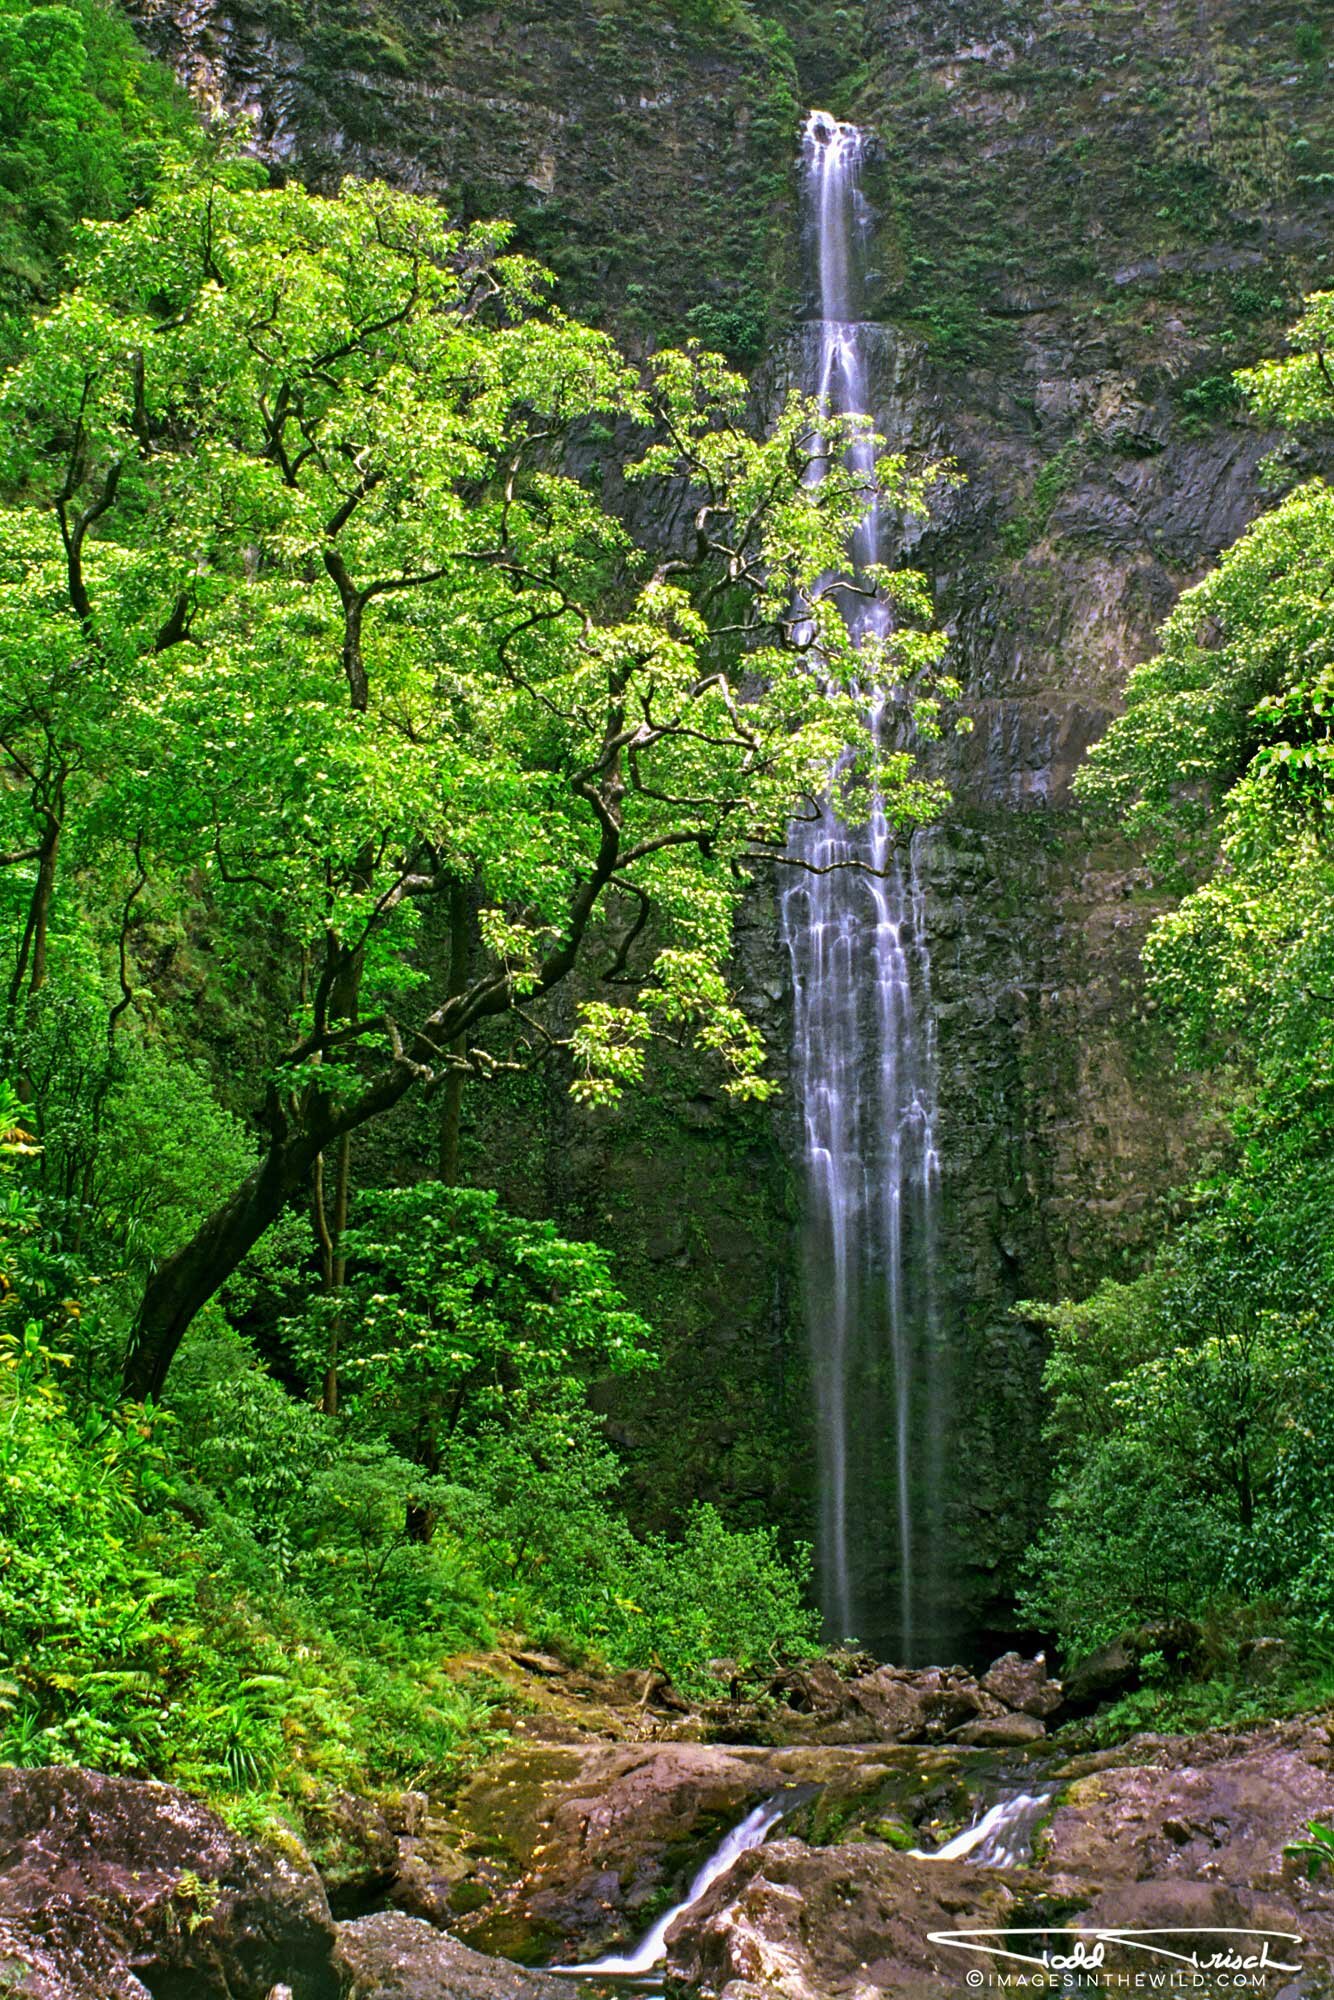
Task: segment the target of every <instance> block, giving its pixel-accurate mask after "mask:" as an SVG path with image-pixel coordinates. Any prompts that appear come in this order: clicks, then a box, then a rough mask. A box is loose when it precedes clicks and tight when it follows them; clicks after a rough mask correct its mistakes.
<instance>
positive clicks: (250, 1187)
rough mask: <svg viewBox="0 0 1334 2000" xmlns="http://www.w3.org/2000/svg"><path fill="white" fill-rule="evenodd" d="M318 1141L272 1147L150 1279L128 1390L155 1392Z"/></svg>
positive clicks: (137, 1396)
mask: <svg viewBox="0 0 1334 2000" xmlns="http://www.w3.org/2000/svg"><path fill="white" fill-rule="evenodd" d="M317 1151H318V1148H317V1147H316V1146H314V1144H313V1143H312V1142H310V1141H308V1140H305V1139H302V1140H298V1141H297V1142H296V1143H295V1144H294V1145H292V1146H286V1147H275V1148H274V1149H273V1151H272V1152H270V1153H269V1155H268V1157H267V1158H266V1159H265V1160H264V1161H262V1163H261V1164H260V1165H259V1166H258V1167H257V1168H256V1169H255V1171H254V1173H252V1174H248V1175H247V1176H246V1178H245V1180H243V1181H242V1183H241V1185H240V1187H238V1188H237V1190H236V1192H235V1194H233V1195H232V1196H231V1197H230V1198H229V1199H228V1200H227V1201H225V1202H224V1203H223V1204H222V1206H221V1208H215V1209H214V1211H213V1213H212V1215H210V1216H208V1217H207V1218H206V1219H205V1220H204V1221H203V1222H202V1223H201V1224H200V1225H199V1228H198V1229H197V1230H196V1231H195V1233H194V1235H193V1236H192V1237H191V1238H190V1241H189V1242H188V1243H183V1244H182V1245H181V1247H180V1249H179V1250H175V1251H173V1252H172V1254H171V1256H170V1257H168V1258H167V1260H166V1262H165V1263H163V1264H161V1265H159V1266H158V1269H157V1270H156V1271H155V1272H154V1273H153V1275H152V1277H151V1278H150V1279H149V1281H148V1284H147V1286H146V1288H145V1291H144V1297H143V1303H142V1305H141V1306H140V1308H139V1317H138V1319H137V1320H136V1321H135V1326H134V1331H133V1333H132V1334H131V1336H130V1348H129V1353H128V1354H127V1356H126V1360H125V1374H124V1390H125V1394H126V1395H127V1396H129V1397H131V1398H132V1399H133V1400H134V1401H136V1402H143V1401H144V1400H145V1398H147V1397H149V1396H160V1395H161V1393H162V1386H163V1384H164V1382H165V1381H166V1379H167V1370H168V1369H169V1368H170V1366H171V1364H172V1362H173V1360H174V1359H175V1357H176V1350H177V1348H178V1347H179V1346H180V1344H181V1341H182V1340H183V1339H184V1338H185V1334H186V1331H187V1329H188V1328H189V1325H190V1322H191V1320H192V1319H193V1318H194V1316H195V1314H196V1313H197V1312H198V1311H199V1310H200V1308H201V1307H202V1306H205V1305H207V1304H208V1301H209V1300H210V1299H211V1298H212V1297H213V1295H214V1293H215V1292H216V1291H217V1290H218V1288H219V1287H220V1286H221V1285H223V1284H225V1283H226V1281H227V1279H228V1278H230V1276H231V1275H232V1272H233V1271H234V1270H235V1269H236V1267H237V1265H238V1264H239V1263H240V1262H241V1260H242V1258H243V1257H245V1256H246V1255H247V1253H248V1252H249V1251H251V1250H252V1249H253V1248H254V1246H255V1245H256V1243H258V1241H259V1239H260V1237H261V1236H262V1235H263V1234H264V1231H265V1230H266V1229H267V1228H268V1227H269V1224H270V1223H271V1222H276V1221H277V1219H278V1217H279V1215H280V1214H281V1213H282V1211H283V1209H284V1208H285V1206H286V1205H287V1202H288V1200H289V1199H290V1197H291V1196H292V1195H293V1194H294V1193H295V1192H296V1190H297V1188H299V1187H300V1186H301V1184H302V1183H303V1182H304V1180H305V1178H306V1176H307V1174H308V1173H309V1172H310V1168H311V1164H312V1161H313V1158H314V1155H315V1153H316V1152H317Z"/></svg>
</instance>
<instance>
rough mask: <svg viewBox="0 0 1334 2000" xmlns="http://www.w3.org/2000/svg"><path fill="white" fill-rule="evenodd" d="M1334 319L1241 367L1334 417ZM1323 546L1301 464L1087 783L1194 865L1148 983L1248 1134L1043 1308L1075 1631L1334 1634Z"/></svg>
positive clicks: (1284, 420) (1057, 1538)
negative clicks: (1087, 1293) (1142, 1236)
mask: <svg viewBox="0 0 1334 2000" xmlns="http://www.w3.org/2000/svg"><path fill="white" fill-rule="evenodd" d="M1332 332H1334V296H1331V295H1329V294H1325V295H1322V296H1318V297H1316V298H1314V299H1312V300H1311V301H1309V303H1308V307H1307V311H1306V313H1305V315H1304V317H1303V318H1302V320H1301V321H1300V322H1299V323H1298V325H1297V326H1296V328H1295V329H1294V330H1293V334H1292V349H1293V351H1292V353H1291V355H1290V356H1289V358H1287V359H1285V360H1283V361H1278V362H1273V363H1267V364H1265V365H1263V366H1261V367H1259V368H1256V369H1253V370H1250V371H1248V372H1246V373H1245V374H1244V375H1243V376H1241V377H1240V382H1241V386H1242V388H1243V389H1244V391H1245V393H1246V394H1247V396H1248V398H1249V399H1250V402H1251V404H1252V406H1253V407H1254V408H1255V409H1256V410H1257V411H1258V412H1259V414H1260V415H1262V416H1263V417H1265V418H1267V419H1269V420H1270V421H1273V422H1277V423H1279V424H1281V425H1283V426H1285V427H1287V428H1288V429H1290V430H1292V431H1294V432H1297V433H1300V432H1302V431H1303V430H1309V429H1310V428H1311V427H1312V426H1316V427H1327V426H1329V424H1330V423H1331V422H1334V385H1332V384H1331V381H1330V377H1329V372H1328V365H1327V363H1326V360H1325V349H1326V346H1327V344H1328V342H1329V340H1330V336H1331V333H1332ZM1284 463H1285V455H1284V453H1282V452H1280V453H1279V454H1278V455H1277V458H1276V460H1275V464H1274V476H1275V478H1276V479H1281V476H1282V468H1283V465H1284ZM1332 569H1334V493H1332V492H1331V489H1330V487H1329V486H1328V484H1327V483H1326V482H1325V481H1324V480H1323V479H1307V480H1305V481H1303V482H1302V483H1301V484H1299V485H1297V486H1295V487H1294V488H1293V489H1292V490H1291V491H1290V492H1288V493H1287V494H1286V495H1285V496H1284V497H1283V498H1282V499H1281V500H1280V501H1279V502H1278V504H1277V505H1276V506H1274V507H1273V508H1272V510H1271V511H1270V512H1268V513H1266V514H1264V515H1262V516H1261V517H1260V519H1259V520H1257V521H1256V522H1255V524H1254V525H1253V526H1252V527H1251V528H1250V529H1249V530H1248V531H1247V532H1246V533H1245V534H1244V535H1243V536H1242V538H1241V539H1240V541H1238V542H1237V543H1236V544H1235V546H1234V547H1232V548H1231V549H1229V550H1228V551H1227V552H1226V554H1225V555H1224V556H1223V558H1222V559H1221V561H1220V563H1219V564H1218V566H1217V568H1216V569H1215V570H1214V571H1212V572H1211V573H1210V574H1209V575H1208V576H1207V577H1206V578H1205V579H1204V580H1203V582H1201V583H1200V584H1198V585H1196V586H1195V587H1194V588H1193V589H1191V590H1188V591H1186V592H1185V593H1184V594H1183V596H1182V598H1181V600H1180V602H1179V603H1178V605H1177V607H1176V609H1175V610H1174V611H1173V612H1172V614H1171V616H1170V617H1169V618H1168V620H1167V622H1166V624H1165V625H1164V627H1163V629H1162V633H1161V635H1160V636H1161V647H1160V651H1159V652H1158V654H1157V656H1156V657H1155V658H1154V659H1152V660H1150V661H1149V662H1147V663H1146V664H1145V665H1144V666H1142V667H1140V668H1138V669H1137V670H1136V671H1135V672H1134V674H1132V676H1131V679H1130V683H1129V687H1128V690H1127V709H1126V713H1125V715H1124V716H1123V717H1122V718H1120V719H1119V720H1118V721H1117V722H1116V723H1114V724H1113V726H1112V728H1111V729H1110V730H1109V732H1108V734H1107V736H1106V737H1105V738H1104V740H1103V741H1102V742H1101V743H1100V744H1098V745H1097V746H1096V748H1095V749H1094V751H1093V752H1092V754H1091V756H1090V759H1089V762H1088V765H1087V767H1086V769H1085V771H1084V773H1083V774H1082V775H1081V778H1080V781H1079V788H1080V790H1081V791H1082V792H1083V794H1084V795H1085V797H1086V798H1088V799H1089V800H1091V801H1093V802H1094V803H1095V804H1099V805H1102V806H1105V807H1108V808H1110V809H1112V810H1115V811H1119V812H1123V813H1125V815H1126V819H1127V824H1128V825H1129V827H1130V828H1131V830H1132V831H1133V832H1135V833H1136V834H1137V835H1138V836H1140V837H1141V838H1144V839H1146V840H1148V841H1149V843H1150V845H1151V847H1152V849H1153V850H1154V852H1155V854H1156V858H1157V866H1158V869H1159V872H1160V875H1161V877H1162V879H1163V880H1164V881H1166V882H1169V883H1172V884H1174V885H1175V886H1176V887H1177V888H1178V889H1181V888H1183V887H1184V889H1185V893H1184V894H1183V895H1182V896H1181V899H1180V900H1179V902H1178V903H1177V904H1176V906H1175V908H1173V909H1172V910H1171V911H1170V912H1169V913H1168V914H1167V915H1165V916H1164V917H1162V918H1161V919H1160V920H1159V921H1158V923H1157V924H1156V926H1155V928H1154V930H1153V931H1152V933H1151V935H1150V938H1149V941H1148V945H1147V948H1146V954H1145V958H1146V965H1147V969H1148V974H1149V981H1150V987H1151V991H1152V993H1153V994H1154V996H1155V997H1156V998H1157V999H1158V1001H1159V1002H1160V1003H1161V1005H1162V1007H1163V1009H1164V1011H1165V1013H1166V1015H1167V1017H1168V1019H1169V1020H1170V1021H1171V1023H1172V1025H1173V1027H1174V1030H1175V1032H1176V1034H1177V1037H1178V1041H1179V1046H1180V1050H1181V1054H1182V1059H1183V1061H1185V1062H1186V1063H1188V1064H1190V1065H1192V1066H1195V1067H1201V1066H1203V1067H1204V1068H1206V1069H1209V1070H1212V1071H1213V1072H1214V1073H1215V1083H1214V1086H1213V1087H1214V1089H1215V1090H1216V1092H1217V1093H1218V1094H1219V1096H1220V1098H1221V1101H1222V1102H1223V1103H1224V1104H1225V1105H1227V1106H1228V1107H1229V1108H1230V1111H1231V1122H1232V1132H1233V1139H1232V1144H1231V1147H1230V1149H1229V1151H1228V1155H1227V1158H1226V1160H1225V1162H1224V1163H1223V1165H1222V1166H1221V1167H1220V1168H1219V1169H1218V1170H1217V1171H1216V1172H1214V1173H1213V1174H1212V1175H1211V1176H1210V1177H1209V1178H1208V1179H1207V1180H1205V1181H1203V1182H1202V1183H1201V1184H1200V1185H1199V1186H1198V1187H1197V1188H1196V1189H1195V1190H1194V1191H1193V1195H1192V1197H1191V1202H1190V1209H1191V1213H1190V1215H1189V1218H1188V1219H1187V1220H1185V1221H1184V1222H1183V1223H1181V1224H1180V1225H1179V1226H1178V1227H1177V1229H1176V1230H1175V1231H1174V1232H1173V1233H1172V1234H1171V1235H1170V1236H1169V1237H1168V1239H1167V1240H1166V1241H1165V1242H1164V1243H1163V1245H1162V1246H1161V1248H1160V1250H1159V1251H1158V1254H1157V1256H1156V1258H1155V1260H1154V1262H1153V1265H1152V1267H1151V1269H1150V1270H1149V1271H1148V1272H1147V1273H1146V1274H1145V1275H1144V1276H1143V1277H1141V1278H1139V1279H1137V1280H1135V1281H1133V1282H1131V1283H1129V1284H1104V1285H1103V1286H1101V1287H1100V1288H1099V1289H1098V1290H1097V1291H1096V1292H1095V1293H1094V1294H1093V1296H1092V1297H1091V1298H1089V1299H1088V1300H1086V1301H1085V1302H1084V1303H1083V1304H1080V1305H1072V1304H1069V1303H1067V1304H1064V1305H1061V1306H1057V1307H1055V1308H1046V1309H1033V1308H1029V1309H1027V1310H1036V1311H1037V1312H1038V1315H1039V1317H1040V1318H1041V1319H1042V1320H1043V1321H1044V1322H1045V1323H1046V1325H1047V1326H1048V1327H1049V1328H1050V1331H1051V1337H1052V1347H1051V1358H1050V1361H1049V1364H1048V1369H1047V1386H1048V1390H1049V1392H1050V1396H1051V1403H1050V1412H1049V1434H1050V1437H1051V1441H1052V1445H1053V1449H1054V1454H1055V1463H1056V1485H1055V1493H1054V1498H1053V1505H1052V1511H1051V1515H1050V1519H1049V1522H1048V1525H1047V1528H1046V1530H1045V1532H1044V1534H1043V1536H1042V1538H1041V1540H1040V1542H1039V1544H1038V1546H1037V1548H1036V1550H1035V1552H1034V1556H1033V1584H1032V1589H1031V1592H1030V1602H1029V1609H1030V1612H1031V1613H1032V1615H1034V1616H1035V1617H1038V1618H1041V1619H1043V1620H1045V1621H1049V1622H1051V1623H1052V1624H1054V1625H1055V1626H1056V1627H1057V1628H1058V1629H1059V1631H1060V1633H1061V1635H1062V1638H1063V1640H1064V1642H1065V1643H1066V1644H1067V1645H1068V1646H1075V1647H1078V1646H1082V1645H1085V1644H1088V1643H1090V1642H1097V1641H1099V1640H1102V1639H1105V1638H1107V1637H1109V1636H1111V1635H1112V1634H1113V1633H1114V1632H1116V1631H1117V1630H1118V1629H1121V1628H1123V1627H1124V1626H1126V1625H1127V1624H1131V1623H1135V1622H1137V1621H1138V1620H1141V1619H1143V1618H1146V1617H1157V1616H1163V1615H1172V1614H1185V1615H1188V1616H1193V1617H1202V1618H1204V1619H1205V1620H1206V1621H1208V1620H1210V1619H1212V1620H1215V1621H1219V1620H1224V1619H1226V1620H1228V1621H1231V1623H1232V1625H1233V1629H1234V1633H1235V1634H1238V1635H1240V1636H1245V1634H1246V1632H1247V1631H1248V1630H1253V1629H1254V1628H1255V1623H1256V1621H1257V1620H1260V1621H1263V1619H1265V1618H1266V1617H1267V1618H1269V1619H1271V1620H1279V1621H1285V1620H1286V1621H1287V1622H1288V1624H1289V1627H1290V1630H1291V1632H1292V1635H1293V1637H1294V1638H1295V1639H1296V1640H1297V1641H1298V1643H1299V1645H1304V1646H1305V1647H1306V1649H1307V1650H1308V1652H1309V1651H1310V1650H1311V1648H1312V1647H1314V1648H1315V1649H1316V1651H1317V1652H1321V1651H1322V1650H1325V1649H1327V1648H1328V1643H1329V1641H1330V1639H1331V1637H1334V1432H1332V1431H1331V1422H1332V1421H1334V1416H1332V1413H1334V1311H1332V1310H1331V1304H1330V1301H1331V1297H1332V1296H1334V1199H1332V1197H1334V1122H1332V1120H1331V1088H1332V1087H1334V1070H1332V1069H1331V1055H1332V1054H1334V1040H1332V1033H1334V1011H1332V1010H1331V999H1332V998H1334V933H1331V919H1330V912H1331V909H1334V901H1332V900H1331V890H1334V852H1332V851H1331V847H1330V840H1329V815H1328V801H1329V797H1330V777H1331V762H1330V758H1331V734H1330V715H1331V713H1332V712H1334V711H1332V709H1331V674H1332V673H1334V654H1332V653H1331V627H1330V621H1329V615H1328V592H1329V577H1330V575H1331V571H1332ZM1243 1607H1251V1608H1252V1609H1251V1610H1250V1611H1249V1612H1246V1611H1244V1610H1243Z"/></svg>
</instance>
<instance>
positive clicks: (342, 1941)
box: [334, 1910, 577, 2000]
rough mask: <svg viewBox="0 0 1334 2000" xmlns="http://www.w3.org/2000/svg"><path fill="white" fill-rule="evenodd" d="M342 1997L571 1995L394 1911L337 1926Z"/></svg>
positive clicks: (550, 1998) (560, 1984)
mask: <svg viewBox="0 0 1334 2000" xmlns="http://www.w3.org/2000/svg"><path fill="white" fill-rule="evenodd" d="M334 1963H335V1966H336V1968H337V1970H338V1972H339V1974H340V1976H341V1978H342V1980H343V1985H342V1989H341V1990H342V1994H343V2000H575V1995H576V1992H577V1988H575V1987H574V1986H573V1985H571V1984H570V1983H569V1982H568V1981H567V1980H564V1979H548V1978H546V1977H545V1976H544V1975H543V1974H541V1973H525V1972H521V1971H519V1970H518V1968H517V1967H515V1966H512V1965H504V1964H501V1963H499V1962H498V1961H497V1960H495V1959H494V1958H484V1957H483V1956H482V1955H481V1953H480V1952H475V1951H469V1949H468V1947H467V1946H466V1945H463V1944H460V1943H459V1942H458V1940H457V1939H456V1938H451V1937H443V1936H442V1935H441V1933H440V1932H439V1931H436V1930H433V1929H432V1928H431V1926H430V1925H429V1924H426V1923H423V1922H421V1921H420V1920H419V1919H418V1918H416V1917H408V1916H404V1915H402V1914H401V1913H400V1912H399V1911H397V1910H386V1911H381V1912H379V1913H378V1914H375V1915H372V1916H368V1917H359V1918H358V1919H357V1920H356V1921H355V1922H354V1923H346V1924H343V1925H342V1926H341V1927H340V1930H339V1936H338V1948H337V1951H336V1953H335V1957H334Z"/></svg>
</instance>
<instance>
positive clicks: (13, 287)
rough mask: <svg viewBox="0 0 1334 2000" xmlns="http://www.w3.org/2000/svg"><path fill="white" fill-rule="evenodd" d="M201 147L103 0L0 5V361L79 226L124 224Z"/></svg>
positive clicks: (164, 77) (167, 82) (22, 0)
mask: <svg viewBox="0 0 1334 2000" xmlns="http://www.w3.org/2000/svg"><path fill="white" fill-rule="evenodd" d="M200 144H201V140H200V135H199V132H198V128H197V125H196V123H195V119H194V116H193V113H192V112H191V110H190V108H189V106H188V104H187V103H186V101H185V97H184V94H183V93H182V92H180V91H178V90H177V88H176V87H175V85H174V84H173V83H172V81H171V78H170V76H169V75H168V73H167V72H166V70H164V69H162V68H161V67H160V66H158V65H157V64H155V63H151V62H149V61H148V60H147V58H146V57H145V56H144V55H143V54H142V52H141V51H140V49H139V48H138V46H137V44H136V42H135V40H134V36H133V35H132V33H131V32H130V28H129V25H128V23H127V22H126V20H125V17H124V16H123V15H122V14H121V13H120V12H119V11H118V9H117V8H115V7H114V6H112V5H111V4H109V0H3V5H0V351H3V350H8V349H9V348H10V346H11V345H12V341H13V339H14V337H15V335H16V332H17V327H18V321H17V318H16V315H17V314H18V313H20V312H22V311H23V310H25V309H26V308H27V307H28V306H30V304H31V303H32V301H33V299H34V297H40V296H42V295H45V294H48V293H49V292H50V291H51V289H52V287H53V286H54V284H55V282H56V280H57V278H58V274H59V267H60V265H61V263H62V261H63V259H64V258H65V256H66V255H67V254H68V252H69V249H70V246H71V242H72V239H73V235H74V230H75V226H76V224H77V223H78V222H79V221H80V220H81V219H82V218H83V217H84V216H115V215H123V214H124V213H125V212H126V210H127V209H129V208H130V207H132V206H133V205H134V204H135V203H136V202H137V201H139V200H141V199H142V198H143V197H144V195H145V194H146V193H147V192H148V191H149V190H150V189H151V188H152V187H153V186H155V185H156V183H157V181H158V179H159V177H160V175H161V173H162V169H163V166H164V164H165V163H166V160H167V159H169V158H171V157H173V156H175V157H183V156H185V155H187V154H189V153H192V152H197V151H198V150H199V148H200Z"/></svg>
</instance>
